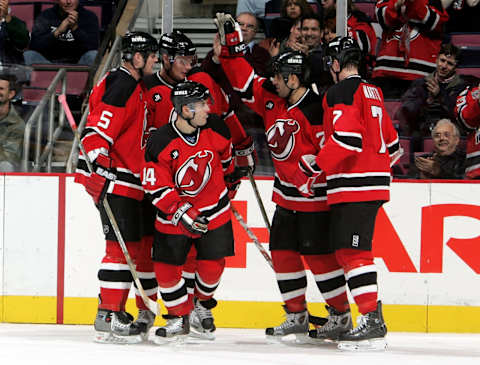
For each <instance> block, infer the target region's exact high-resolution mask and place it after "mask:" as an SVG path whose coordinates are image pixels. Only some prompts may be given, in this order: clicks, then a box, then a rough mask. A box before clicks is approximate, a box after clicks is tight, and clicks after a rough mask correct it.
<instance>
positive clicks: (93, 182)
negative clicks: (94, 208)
mask: <svg viewBox="0 0 480 365" xmlns="http://www.w3.org/2000/svg"><path fill="white" fill-rule="evenodd" d="M111 163H112V160H111V159H110V157H108V156H106V155H104V154H99V155H98V157H97V158H96V159H95V161H94V162H93V172H92V173H91V174H90V177H88V178H87V180H86V182H85V189H86V190H87V192H88V193H89V194H90V195H91V196H92V198H93V201H94V202H95V204H98V203H99V202H101V201H103V198H104V197H105V194H106V193H107V190H108V186H109V185H110V183H111V182H112V181H115V180H116V179H117V175H115V173H114V172H112V170H111V169H110V167H111Z"/></svg>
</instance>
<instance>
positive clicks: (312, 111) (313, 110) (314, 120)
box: [298, 90, 323, 125]
mask: <svg viewBox="0 0 480 365" xmlns="http://www.w3.org/2000/svg"><path fill="white" fill-rule="evenodd" d="M298 108H299V109H300V110H301V111H302V113H303V114H304V115H305V118H306V119H307V120H308V121H309V122H310V124H311V125H321V124H323V107H322V98H321V97H320V96H319V95H317V94H315V93H314V92H313V91H312V90H310V91H309V93H308V95H307V96H306V97H305V98H304V99H303V100H302V102H301V103H300V105H299V106H298Z"/></svg>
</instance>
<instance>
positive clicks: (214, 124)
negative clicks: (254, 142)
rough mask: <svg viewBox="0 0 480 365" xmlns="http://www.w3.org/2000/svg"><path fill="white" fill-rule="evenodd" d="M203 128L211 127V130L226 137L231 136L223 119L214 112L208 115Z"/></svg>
mask: <svg viewBox="0 0 480 365" xmlns="http://www.w3.org/2000/svg"><path fill="white" fill-rule="evenodd" d="M205 128H210V129H212V130H213V131H215V132H217V133H218V134H220V135H221V136H223V137H225V138H226V139H230V138H232V137H231V134H230V130H229V129H228V127H227V125H226V124H225V122H224V121H223V119H222V118H220V117H219V116H218V115H216V114H210V115H209V116H208V120H207V124H206V126H205Z"/></svg>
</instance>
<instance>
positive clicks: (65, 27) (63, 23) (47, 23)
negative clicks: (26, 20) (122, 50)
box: [25, 0, 99, 65]
mask: <svg viewBox="0 0 480 365" xmlns="http://www.w3.org/2000/svg"><path fill="white" fill-rule="evenodd" d="M78 2H79V0H56V4H55V5H54V6H53V7H52V8H49V9H46V10H44V11H42V12H41V13H40V15H39V16H38V17H37V18H36V19H35V23H34V25H33V30H32V42H31V43H30V50H29V51H26V52H25V63H26V64H27V65H31V64H34V63H71V64H79V65H92V64H93V62H94V61H95V57H96V55H97V48H98V43H99V25H98V19H97V16H96V15H95V13H93V12H91V11H89V10H86V9H85V8H84V7H83V6H79V4H78Z"/></svg>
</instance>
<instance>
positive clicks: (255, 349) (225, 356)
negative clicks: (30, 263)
mask: <svg viewBox="0 0 480 365" xmlns="http://www.w3.org/2000/svg"><path fill="white" fill-rule="evenodd" d="M153 333H154V329H153V330H152V331H151V335H153ZM92 338H93V327H92V326H79V325H78V326H72V325H32V324H10V323H0V364H2V365H10V364H29V365H30V364H31V365H36V364H49V365H56V364H59V365H60V364H61V365H70V364H83V365H96V364H102V365H120V364H129V365H150V364H152V365H153V364H161V365H184V364H188V365H197V364H198V365H237V364H238V365H240V364H241V365H257V364H262V365H337V364H338V365H340V364H342V365H362V364H365V365H376V364H382V365H414V364H422V365H425V364H426V365H429V364H432V365H464V364H472V365H473V364H475V365H480V334H450V333H448V334H425V333H414V334H412V333H398V332H394V333H389V334H388V335H387V342H388V349H387V350H386V351H384V352H361V353H360V352H355V353H350V352H348V353H345V352H341V351H339V350H337V349H336V347H334V346H322V347H320V346H314V345H299V344H296V343H295V342H294V341H293V340H288V339H287V340H286V341H284V343H282V344H269V343H267V342H266V340H265V336H264V331H263V330H253V329H225V328H219V329H218V330H217V339H216V340H215V341H213V342H204V341H201V340H193V339H192V340H189V341H188V342H187V343H186V344H183V345H176V346H175V345H164V346H158V345H155V344H153V342H148V343H141V344H136V345H111V344H97V343H94V342H92Z"/></svg>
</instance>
